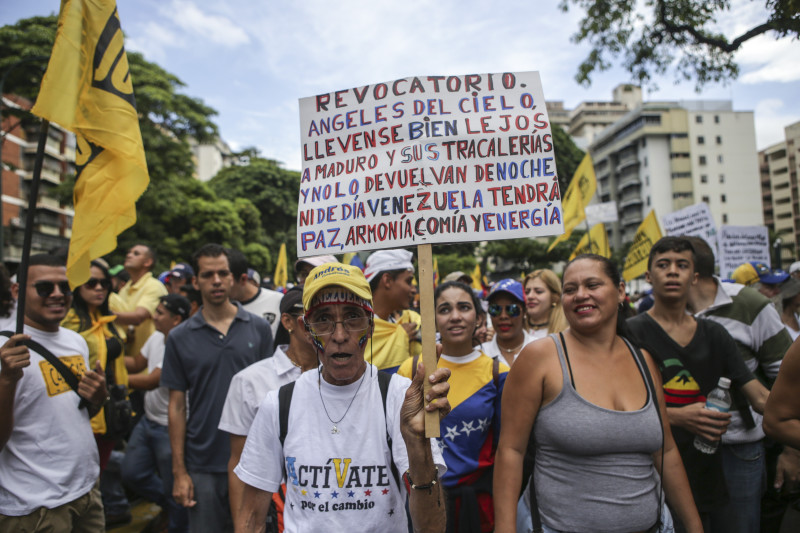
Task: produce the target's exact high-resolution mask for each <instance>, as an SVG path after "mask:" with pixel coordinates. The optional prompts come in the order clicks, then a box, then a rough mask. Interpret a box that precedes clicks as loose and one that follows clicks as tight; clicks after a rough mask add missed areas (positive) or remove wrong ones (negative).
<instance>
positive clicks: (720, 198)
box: [719, 194, 725, 204]
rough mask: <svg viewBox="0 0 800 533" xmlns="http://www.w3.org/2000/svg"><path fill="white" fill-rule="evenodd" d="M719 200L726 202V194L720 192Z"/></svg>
mask: <svg viewBox="0 0 800 533" xmlns="http://www.w3.org/2000/svg"><path fill="white" fill-rule="evenodd" d="M719 201H720V202H722V203H723V204H724V203H725V195H724V194H720V195H719Z"/></svg>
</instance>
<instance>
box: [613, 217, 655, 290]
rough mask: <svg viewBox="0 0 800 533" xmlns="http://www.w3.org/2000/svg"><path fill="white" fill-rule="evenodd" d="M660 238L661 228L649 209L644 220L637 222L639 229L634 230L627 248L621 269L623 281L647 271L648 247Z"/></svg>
mask: <svg viewBox="0 0 800 533" xmlns="http://www.w3.org/2000/svg"><path fill="white" fill-rule="evenodd" d="M660 238H661V228H660V227H659V225H658V219H657V218H656V212H655V211H654V210H650V213H649V214H648V215H647V216H646V217H645V219H644V221H643V222H642V223H641V224H639V229H638V230H636V235H635V236H634V237H633V244H631V248H630V250H628V257H626V258H625V267H624V268H623V269H622V277H623V278H625V281H631V280H632V279H635V278H638V277H639V276H641V275H642V274H644V273H645V272H646V271H647V259H648V257H649V255H650V248H652V247H653V243H655V242H656V241H657V240H658V239H660Z"/></svg>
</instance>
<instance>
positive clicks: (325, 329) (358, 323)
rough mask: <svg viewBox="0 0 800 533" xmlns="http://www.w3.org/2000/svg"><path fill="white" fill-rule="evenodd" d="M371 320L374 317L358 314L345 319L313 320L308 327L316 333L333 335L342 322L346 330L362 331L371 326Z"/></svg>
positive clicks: (351, 331) (352, 331)
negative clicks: (337, 325)
mask: <svg viewBox="0 0 800 533" xmlns="http://www.w3.org/2000/svg"><path fill="white" fill-rule="evenodd" d="M371 321H372V319H371V318H370V317H368V316H358V317H353V318H345V319H344V320H325V321H323V322H312V323H309V324H308V327H309V329H310V330H311V332H312V333H313V334H314V335H331V334H332V333H333V332H334V331H336V324H341V325H342V327H343V328H344V329H345V331H349V332H350V333H360V332H362V331H364V330H365V329H367V328H368V327H369V324H370V322H371Z"/></svg>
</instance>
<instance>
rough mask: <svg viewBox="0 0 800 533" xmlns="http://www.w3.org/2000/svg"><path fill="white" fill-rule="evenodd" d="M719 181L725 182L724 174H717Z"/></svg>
mask: <svg viewBox="0 0 800 533" xmlns="http://www.w3.org/2000/svg"><path fill="white" fill-rule="evenodd" d="M719 182H720V183H725V174H720V175H719Z"/></svg>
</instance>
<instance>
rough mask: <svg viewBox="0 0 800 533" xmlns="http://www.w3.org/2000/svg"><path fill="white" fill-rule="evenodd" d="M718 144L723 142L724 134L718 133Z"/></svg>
mask: <svg viewBox="0 0 800 533" xmlns="http://www.w3.org/2000/svg"><path fill="white" fill-rule="evenodd" d="M717 144H722V135H717Z"/></svg>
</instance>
